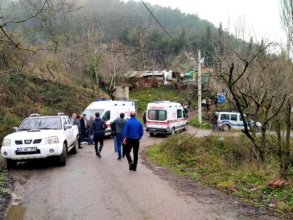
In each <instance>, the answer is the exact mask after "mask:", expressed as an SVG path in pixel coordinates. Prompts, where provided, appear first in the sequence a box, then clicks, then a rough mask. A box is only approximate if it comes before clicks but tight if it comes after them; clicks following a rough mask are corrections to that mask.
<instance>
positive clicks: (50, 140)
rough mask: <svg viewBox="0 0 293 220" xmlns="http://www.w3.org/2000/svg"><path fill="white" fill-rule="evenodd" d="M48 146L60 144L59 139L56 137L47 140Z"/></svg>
mask: <svg viewBox="0 0 293 220" xmlns="http://www.w3.org/2000/svg"><path fill="white" fill-rule="evenodd" d="M45 143H46V144H58V143H59V138H58V137H56V136H52V137H48V138H46V139H45Z"/></svg>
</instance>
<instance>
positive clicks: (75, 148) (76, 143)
mask: <svg viewBox="0 0 293 220" xmlns="http://www.w3.org/2000/svg"><path fill="white" fill-rule="evenodd" d="M73 145H74V146H73V148H72V150H71V152H72V153H73V154H77V152H78V150H77V148H78V137H76V139H75V142H74V144H73Z"/></svg>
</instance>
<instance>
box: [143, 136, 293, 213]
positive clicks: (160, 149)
mask: <svg viewBox="0 0 293 220" xmlns="http://www.w3.org/2000/svg"><path fill="white" fill-rule="evenodd" d="M250 149H251V143H250V141H249V140H248V139H247V138H246V137H244V136H240V137H231V136H230V137H224V138H223V137H219V136H208V137H202V138H197V137H194V136H191V135H189V134H179V135H175V136H171V137H169V138H167V139H166V141H164V142H163V143H161V144H160V145H156V146H154V147H151V148H149V149H148V151H147V155H148V157H150V159H151V160H153V161H154V162H155V163H157V164H158V165H161V166H164V167H168V168H170V169H171V170H173V171H174V172H175V173H177V174H179V175H187V176H190V177H191V178H193V179H196V180H200V181H202V182H204V183H206V184H208V185H210V186H215V187H218V188H219V189H221V190H224V191H226V192H227V193H230V194H233V195H235V196H237V197H240V198H242V199H243V200H244V201H246V202H248V203H250V204H253V205H255V206H257V207H260V206H262V207H268V205H269V204H270V203H272V202H274V203H275V204H276V208H275V209H276V211H277V212H280V213H284V212H286V213H287V214H288V213H290V212H292V211H293V188H292V183H291V182H289V185H288V186H285V187H283V188H279V189H277V190H273V189H271V188H270V187H269V186H268V184H269V182H270V181H271V180H273V179H275V178H277V177H278V169H279V167H278V163H277V158H276V157H277V156H276V155H274V154H271V155H268V158H269V159H268V160H267V161H268V162H266V163H261V162H258V161H255V160H254V159H253V158H252V155H251V151H250Z"/></svg>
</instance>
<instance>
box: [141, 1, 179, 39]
mask: <svg viewBox="0 0 293 220" xmlns="http://www.w3.org/2000/svg"><path fill="white" fill-rule="evenodd" d="M140 1H141V3H142V4H143V5H144V7H145V8H146V9H147V10H148V11H149V13H150V14H151V16H152V17H153V18H154V19H155V20H156V22H157V23H158V24H159V25H160V27H161V28H162V29H163V30H164V31H165V33H166V34H167V35H168V36H169V37H170V38H171V39H172V40H174V39H173V37H172V36H171V34H169V32H168V31H167V30H166V29H165V27H164V26H163V25H162V24H161V23H160V21H159V20H158V19H157V18H156V17H155V15H154V14H153V13H152V12H151V10H150V9H149V8H148V6H147V5H146V4H145V3H144V1H143V0H140Z"/></svg>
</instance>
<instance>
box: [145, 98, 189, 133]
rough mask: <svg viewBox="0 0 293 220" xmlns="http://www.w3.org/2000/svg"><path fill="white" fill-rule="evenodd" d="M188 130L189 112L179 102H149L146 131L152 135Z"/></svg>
mask: <svg viewBox="0 0 293 220" xmlns="http://www.w3.org/2000/svg"><path fill="white" fill-rule="evenodd" d="M184 130H187V113H186V111H185V110H184V108H183V107H182V105H181V104H180V103H178V102H171V101H158V102H152V103H148V105H147V114H146V131H147V132H149V133H150V136H154V135H156V134H172V135H174V134H175V132H178V131H184Z"/></svg>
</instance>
